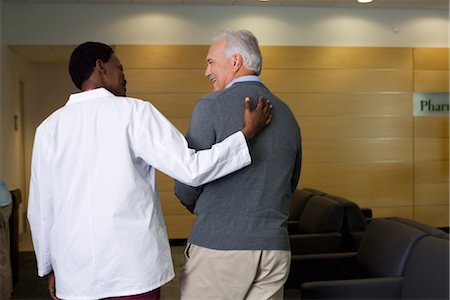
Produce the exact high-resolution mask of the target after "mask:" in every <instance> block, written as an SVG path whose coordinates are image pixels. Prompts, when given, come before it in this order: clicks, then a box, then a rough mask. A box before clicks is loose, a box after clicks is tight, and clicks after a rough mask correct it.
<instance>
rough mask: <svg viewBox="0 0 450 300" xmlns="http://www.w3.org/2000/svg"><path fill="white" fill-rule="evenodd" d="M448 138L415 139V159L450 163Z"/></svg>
mask: <svg viewBox="0 0 450 300" xmlns="http://www.w3.org/2000/svg"><path fill="white" fill-rule="evenodd" d="M448 143H449V139H448V138H421V137H416V138H415V139H414V157H415V160H416V161H426V160H443V161H448V158H449V157H448V153H449V152H448V146H449V144H448Z"/></svg>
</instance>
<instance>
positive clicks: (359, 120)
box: [297, 116, 412, 140]
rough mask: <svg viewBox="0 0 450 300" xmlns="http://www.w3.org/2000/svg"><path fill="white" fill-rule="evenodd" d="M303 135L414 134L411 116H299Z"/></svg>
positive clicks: (405, 135)
mask: <svg viewBox="0 0 450 300" xmlns="http://www.w3.org/2000/svg"><path fill="white" fill-rule="evenodd" d="M297 122H298V123H299V124H300V126H301V130H302V135H303V138H304V139H305V140H308V139H324V138H328V139H348V138H376V139H379V138H405V137H406V138H408V137H411V135H412V118H411V117H395V116H394V117H392V116H370V117H366V116H337V117H333V116H330V117H322V116H317V117H313V118H312V117H299V118H297Z"/></svg>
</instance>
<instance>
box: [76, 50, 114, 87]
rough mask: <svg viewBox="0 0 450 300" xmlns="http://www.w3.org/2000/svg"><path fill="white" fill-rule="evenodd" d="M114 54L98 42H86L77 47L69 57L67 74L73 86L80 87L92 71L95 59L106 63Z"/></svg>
mask: <svg viewBox="0 0 450 300" xmlns="http://www.w3.org/2000/svg"><path fill="white" fill-rule="evenodd" d="M113 53H114V51H113V49H112V48H111V47H110V46H108V45H105V44H103V43H99V42H86V43H83V44H80V45H78V46H77V47H76V48H75V50H73V52H72V55H71V56H70V63H69V73H70V77H72V81H73V83H74V84H75V86H76V87H77V88H78V89H80V90H81V85H82V84H83V82H85V81H86V80H87V79H88V78H89V76H91V74H92V71H93V70H94V67H95V64H96V61H97V59H100V60H101V61H103V62H107V61H108V60H109V59H110V57H111V55H112V54H113Z"/></svg>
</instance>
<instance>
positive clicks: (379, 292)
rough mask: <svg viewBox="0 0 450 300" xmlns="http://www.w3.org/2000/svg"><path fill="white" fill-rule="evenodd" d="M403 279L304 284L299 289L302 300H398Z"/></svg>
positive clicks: (390, 278)
mask: <svg viewBox="0 0 450 300" xmlns="http://www.w3.org/2000/svg"><path fill="white" fill-rule="evenodd" d="M402 281H403V277H378V278H365V279H350V280H332V281H315V282H305V283H303V284H302V285H301V288H300V298H301V299H302V300H304V299H400V293H401V283H402Z"/></svg>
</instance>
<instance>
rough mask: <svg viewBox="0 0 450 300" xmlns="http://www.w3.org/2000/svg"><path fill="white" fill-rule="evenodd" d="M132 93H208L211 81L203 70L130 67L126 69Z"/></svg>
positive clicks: (128, 85) (128, 84)
mask: <svg viewBox="0 0 450 300" xmlns="http://www.w3.org/2000/svg"><path fill="white" fill-rule="evenodd" d="M126 79H127V88H128V89H129V91H130V93H131V92H132V93H160V94H163V93H164V94H171V93H208V92H210V91H211V83H210V82H208V80H206V79H205V78H204V77H203V70H200V69H198V70H195V69H187V70H183V72H181V71H180V70H176V69H170V70H166V69H130V70H126Z"/></svg>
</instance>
